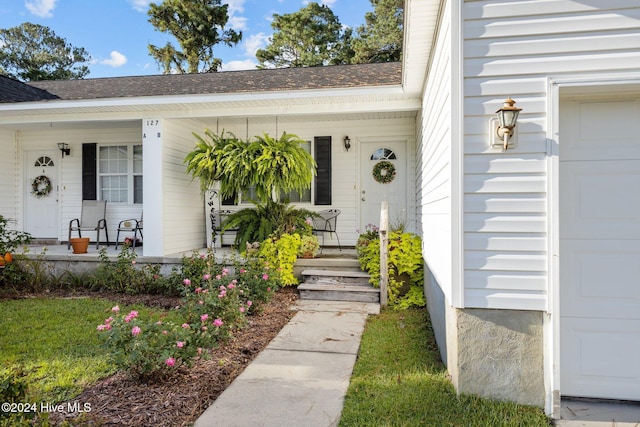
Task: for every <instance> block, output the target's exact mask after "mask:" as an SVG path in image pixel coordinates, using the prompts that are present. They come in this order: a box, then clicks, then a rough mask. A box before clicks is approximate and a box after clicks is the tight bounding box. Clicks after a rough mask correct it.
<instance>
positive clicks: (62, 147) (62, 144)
mask: <svg viewBox="0 0 640 427" xmlns="http://www.w3.org/2000/svg"><path fill="white" fill-rule="evenodd" d="M58 149H59V150H60V151H62V158H63V159H64V155H65V154H66V155H67V156H69V155H71V148H69V144H67V143H66V142H58Z"/></svg>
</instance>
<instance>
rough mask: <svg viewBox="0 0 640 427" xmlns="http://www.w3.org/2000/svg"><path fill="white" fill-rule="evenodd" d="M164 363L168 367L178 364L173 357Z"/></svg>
mask: <svg viewBox="0 0 640 427" xmlns="http://www.w3.org/2000/svg"><path fill="white" fill-rule="evenodd" d="M164 363H166V364H167V366H173V365H175V364H176V359H174V358H173V357H170V358H168V359H167V360H165V361H164Z"/></svg>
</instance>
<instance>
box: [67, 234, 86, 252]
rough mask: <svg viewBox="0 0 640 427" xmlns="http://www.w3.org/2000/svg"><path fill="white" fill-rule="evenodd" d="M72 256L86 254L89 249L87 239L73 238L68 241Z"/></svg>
mask: <svg viewBox="0 0 640 427" xmlns="http://www.w3.org/2000/svg"><path fill="white" fill-rule="evenodd" d="M70 242H71V247H72V248H73V253H74V254H86V253H87V249H88V248H89V238H88V237H74V238H72V239H71V240H70Z"/></svg>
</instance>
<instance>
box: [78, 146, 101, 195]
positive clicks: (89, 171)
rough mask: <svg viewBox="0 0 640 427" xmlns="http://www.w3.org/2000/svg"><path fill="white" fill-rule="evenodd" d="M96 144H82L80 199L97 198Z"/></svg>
mask: <svg viewBox="0 0 640 427" xmlns="http://www.w3.org/2000/svg"><path fill="white" fill-rule="evenodd" d="M97 153H98V144H96V143H95V142H93V143H86V144H82V200H97V197H96V188H97V186H96V183H97V179H98V170H97Z"/></svg>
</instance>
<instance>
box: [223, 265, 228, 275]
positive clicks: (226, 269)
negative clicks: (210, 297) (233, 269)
mask: <svg viewBox="0 0 640 427" xmlns="http://www.w3.org/2000/svg"><path fill="white" fill-rule="evenodd" d="M227 274H229V269H228V268H227V267H225V268H223V269H222V275H223V276H226V275H227Z"/></svg>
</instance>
